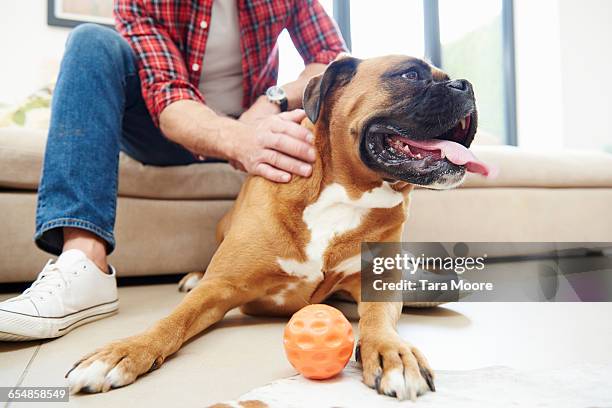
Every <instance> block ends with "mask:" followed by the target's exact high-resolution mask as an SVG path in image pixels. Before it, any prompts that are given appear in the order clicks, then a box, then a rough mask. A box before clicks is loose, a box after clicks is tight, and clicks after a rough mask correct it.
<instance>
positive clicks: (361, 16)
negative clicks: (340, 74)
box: [350, 0, 425, 58]
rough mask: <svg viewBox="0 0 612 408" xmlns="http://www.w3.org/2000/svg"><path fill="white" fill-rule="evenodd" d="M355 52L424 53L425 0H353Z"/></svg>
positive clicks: (358, 54) (365, 54) (364, 55)
mask: <svg viewBox="0 0 612 408" xmlns="http://www.w3.org/2000/svg"><path fill="white" fill-rule="evenodd" d="M350 22H351V43H352V46H353V47H352V48H353V49H352V50H351V52H352V54H353V55H354V56H356V57H358V58H370V57H377V56H380V55H386V54H406V55H413V56H415V57H422V56H423V55H424V52H425V50H424V45H425V40H424V36H425V35H424V31H423V23H424V22H423V1H422V0H402V1H397V0H377V1H353V2H351V5H350Z"/></svg>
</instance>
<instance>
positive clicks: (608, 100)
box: [559, 0, 612, 151]
mask: <svg viewBox="0 0 612 408" xmlns="http://www.w3.org/2000/svg"><path fill="white" fill-rule="evenodd" d="M559 12H560V13H559V17H560V26H561V67H562V83H563V103H564V115H563V123H564V139H565V140H564V142H565V145H566V146H568V147H579V148H601V147H603V146H607V147H608V148H609V149H610V151H612V78H611V73H612V44H611V41H612V1H610V0H580V1H576V0H559Z"/></svg>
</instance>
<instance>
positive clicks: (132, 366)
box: [66, 336, 164, 394]
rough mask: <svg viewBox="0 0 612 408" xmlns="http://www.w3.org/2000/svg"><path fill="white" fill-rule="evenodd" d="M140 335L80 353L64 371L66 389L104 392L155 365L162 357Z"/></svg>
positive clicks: (72, 391)
mask: <svg viewBox="0 0 612 408" xmlns="http://www.w3.org/2000/svg"><path fill="white" fill-rule="evenodd" d="M153 349H154V347H151V344H149V342H148V341H147V339H146V338H145V337H143V336H134V337H130V338H127V339H124V340H119V341H116V342H113V343H110V344H107V345H106V346H104V347H102V348H101V349H98V350H96V351H94V352H93V353H90V354H88V355H86V356H85V357H83V358H82V359H81V360H79V361H78V362H77V363H76V364H75V365H74V366H73V367H72V368H71V369H70V371H68V372H67V373H66V378H67V379H68V385H69V387H70V392H71V393H73V394H75V393H78V392H89V393H94V392H106V391H108V390H110V389H111V388H119V387H123V386H125V385H128V384H131V383H133V382H134V381H135V380H136V378H137V377H138V376H140V375H142V374H145V373H147V372H149V371H152V370H154V369H156V368H158V367H159V366H160V365H161V364H162V363H163V361H164V359H163V357H162V356H160V355H159V354H158V353H155V352H154V351H153Z"/></svg>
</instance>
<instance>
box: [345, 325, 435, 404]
mask: <svg viewBox="0 0 612 408" xmlns="http://www.w3.org/2000/svg"><path fill="white" fill-rule="evenodd" d="M392 337H393V339H381V338H377V339H367V338H362V339H361V340H360V342H359V345H358V346H357V352H356V358H357V361H358V362H360V363H361V366H362V368H363V381H364V382H365V383H366V385H368V386H369V387H371V388H374V389H376V391H378V393H379V394H385V395H388V396H391V397H396V398H397V399H399V400H404V399H408V398H409V399H411V400H413V401H414V400H416V397H417V396H421V395H422V394H424V393H426V392H427V391H428V390H431V391H435V390H436V388H435V386H434V381H433V377H434V376H433V371H432V370H431V368H430V367H429V364H428V363H427V360H426V359H425V357H424V356H423V354H421V352H420V351H419V350H418V349H417V348H416V347H413V346H411V345H410V344H409V343H407V342H405V341H403V340H401V339H400V338H399V337H396V336H392Z"/></svg>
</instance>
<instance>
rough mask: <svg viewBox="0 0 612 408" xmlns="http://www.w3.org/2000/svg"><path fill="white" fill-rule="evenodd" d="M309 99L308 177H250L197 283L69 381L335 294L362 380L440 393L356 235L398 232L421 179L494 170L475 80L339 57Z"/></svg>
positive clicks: (111, 378) (140, 364)
mask: <svg viewBox="0 0 612 408" xmlns="http://www.w3.org/2000/svg"><path fill="white" fill-rule="evenodd" d="M303 102H304V110H305V111H306V115H307V118H308V119H305V121H304V125H305V126H306V127H308V128H309V129H310V130H311V131H312V133H313V134H314V135H315V141H314V145H315V148H316V151H317V160H316V162H315V164H314V165H313V172H312V175H311V177H309V178H300V177H294V178H293V179H292V181H291V182H290V183H288V184H276V183H273V182H270V181H268V180H265V179H264V178H261V177H249V178H248V179H247V181H246V182H245V184H244V186H243V187H242V190H241V191H240V194H239V195H238V198H237V200H236V203H235V205H234V207H233V208H232V210H230V212H229V213H228V214H226V215H225V217H224V218H223V219H222V220H221V222H220V223H219V225H218V228H217V238H218V240H219V242H220V244H219V247H218V249H217V251H216V253H215V254H214V256H213V258H212V260H211V261H210V264H209V265H208V268H207V269H206V273H205V274H204V273H202V272H200V273H195V274H190V275H188V276H187V277H186V278H184V279H183V281H182V282H181V285H182V286H183V288H187V289H189V286H193V289H192V290H191V291H190V292H189V293H188V294H187V295H186V296H185V298H184V299H183V301H182V302H181V303H180V304H179V305H178V306H177V307H176V308H175V309H174V311H173V312H172V313H171V314H170V315H169V316H167V317H165V318H163V319H161V320H160V321H158V322H157V323H156V324H155V325H154V326H152V327H151V328H150V329H148V330H147V331H145V332H143V333H140V334H137V335H135V336H132V337H128V338H125V339H122V340H119V341H115V342H112V343H110V344H108V345H106V346H104V347H102V348H101V349H98V350H97V351H95V352H93V353H91V354H89V355H86V356H85V357H83V358H82V359H81V360H80V361H79V362H77V363H76V364H75V366H74V367H73V368H72V369H71V370H70V371H69V372H68V373H67V374H66V377H67V378H68V381H69V384H70V388H71V390H72V392H79V391H83V392H100V391H108V390H109V389H111V388H116V387H122V386H125V385H127V384H130V383H132V382H134V381H135V380H136V378H137V377H138V376H140V375H143V374H145V373H147V372H149V371H151V370H154V369H156V368H159V367H160V366H161V365H162V363H163V362H164V360H165V359H166V358H167V357H168V356H170V355H171V354H173V353H176V352H177V351H178V350H179V349H180V348H181V345H182V344H183V343H185V342H186V341H187V340H189V339H190V338H192V337H194V336H196V335H197V334H198V333H200V332H202V331H203V330H205V329H206V328H207V327H209V326H211V325H212V324H214V323H215V322H218V321H219V320H221V319H222V318H223V316H224V315H225V314H226V313H227V312H228V311H229V310H230V309H233V308H236V307H240V308H241V310H242V312H244V313H246V314H251V315H274V316H278V315H282V316H289V315H291V314H292V313H294V312H296V311H297V310H299V309H300V308H302V307H304V306H306V305H308V304H310V303H320V302H323V301H325V300H326V299H327V298H328V297H329V296H331V295H332V294H334V293H338V292H342V293H345V294H349V295H350V296H351V297H352V298H353V299H354V300H355V301H356V302H357V303H358V311H359V316H360V320H359V332H360V340H359V345H358V349H357V352H356V359H357V360H358V361H360V362H361V365H362V367H363V381H364V382H365V384H367V385H368V386H370V387H372V388H374V389H376V390H377V391H378V392H379V393H381V394H385V395H389V396H392V397H396V398H398V399H407V398H410V399H412V400H414V399H415V398H416V397H417V396H419V395H421V394H423V393H425V392H427V391H435V387H434V375H433V372H432V370H431V368H430V366H429V364H428V363H427V360H426V359H425V357H424V356H423V354H422V353H421V352H420V351H419V350H418V349H417V348H416V347H414V346H413V345H411V344H410V343H408V342H407V341H405V340H404V339H402V338H401V337H400V336H399V334H398V332H397V331H396V324H397V321H398V319H399V317H400V314H401V312H402V303H393V302H371V303H370V302H362V301H361V296H360V265H361V262H360V244H361V242H385V241H386V242H393V241H400V240H401V234H402V229H403V226H404V222H405V220H406V217H407V210H408V200H409V193H410V191H411V190H412V188H413V186H415V185H418V186H423V187H427V188H434V189H447V188H452V187H455V186H457V185H459V184H460V183H461V182H462V180H463V179H464V177H465V174H466V172H468V171H469V172H475V173H480V174H483V175H487V174H488V172H489V170H488V168H487V167H486V165H485V164H484V163H482V162H480V161H478V160H477V159H476V157H475V156H474V155H473V154H472V153H471V152H470V151H469V150H468V147H469V146H470V144H471V142H472V140H473V138H474V135H475V133H476V127H477V112H476V105H475V100H474V93H473V90H472V85H471V84H470V83H469V82H468V81H466V80H450V79H449V77H448V76H447V75H446V74H445V73H444V72H442V71H440V70H438V69H436V68H434V67H433V66H431V65H430V64H428V63H426V62H424V61H422V60H420V59H417V58H412V57H405V56H386V57H380V58H373V59H366V60H360V59H357V58H353V57H349V56H343V57H341V58H339V59H337V60H336V61H334V62H332V63H331V64H330V65H329V66H328V68H327V69H326V71H325V72H324V73H323V74H322V75H319V76H316V77H313V78H312V79H311V80H310V82H309V83H308V85H307V87H306V90H305V92H304V101H303ZM200 278H201V280H199V282H198V283H197V284H195V285H194V282H197V281H198V279H200Z"/></svg>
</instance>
